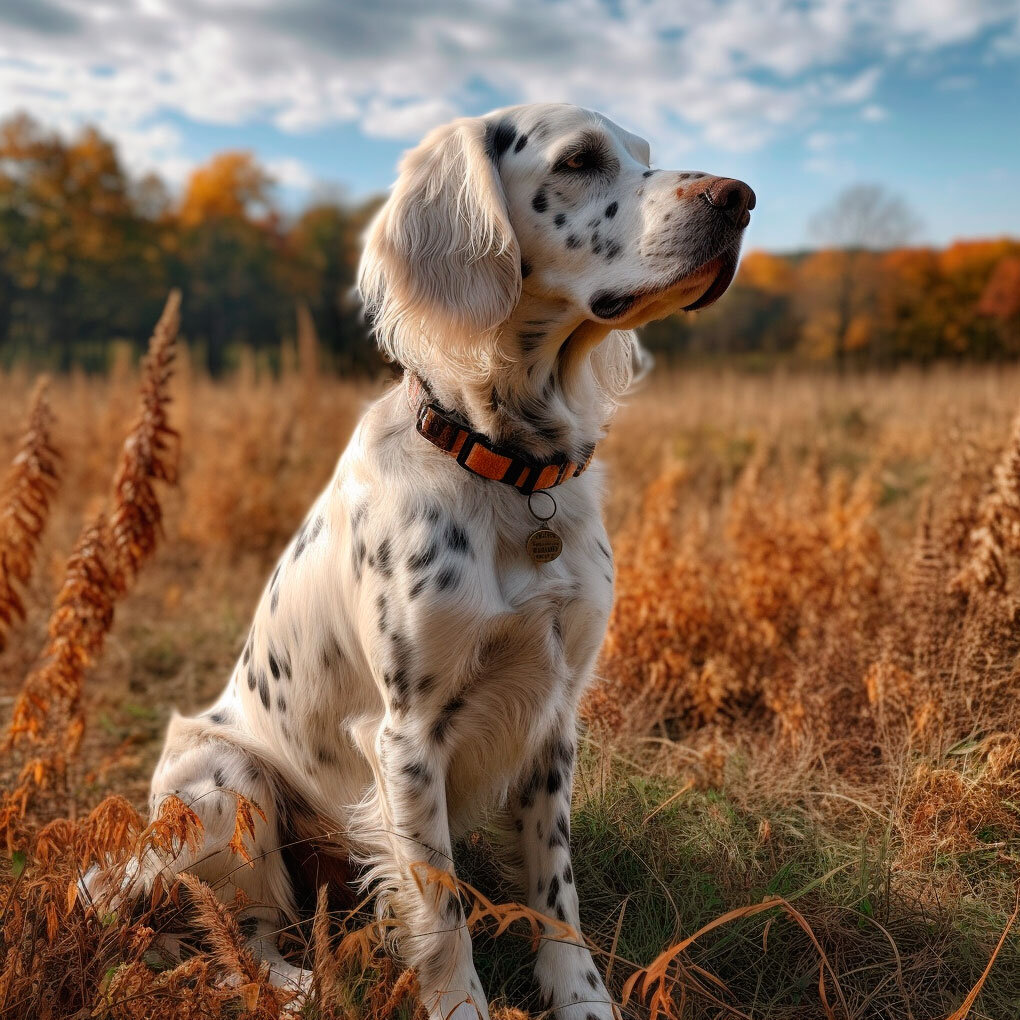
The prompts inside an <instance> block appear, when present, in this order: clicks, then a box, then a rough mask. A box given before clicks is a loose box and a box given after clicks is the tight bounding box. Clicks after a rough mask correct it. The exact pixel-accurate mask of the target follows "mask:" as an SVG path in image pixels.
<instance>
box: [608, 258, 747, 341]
mask: <svg viewBox="0 0 1020 1020" xmlns="http://www.w3.org/2000/svg"><path fill="white" fill-rule="evenodd" d="M736 270H737V254H736V251H733V250H729V249H727V250H726V251H723V252H720V253H719V254H718V255H714V256H713V257H712V258H710V259H708V260H707V261H705V262H702V263H701V265H700V266H698V267H697V268H696V269H692V270H689V271H687V272H685V273H683V274H682V275H680V276H676V277H674V278H673V279H672V280H670V281H669V282H668V283H664V284H661V285H660V286H658V287H653V288H650V289H648V290H643V291H634V292H631V293H629V294H628V293H626V292H622V293H619V294H613V293H612V292H610V291H600V292H599V294H598V295H596V298H602V299H604V300H607V301H609V299H611V298H612V299H615V300H616V302H618V303H619V304H620V305H621V306H622V307H621V308H620V310H619V312H617V313H616V314H615V315H613V314H607V313H606V312H603V313H601V314H600V313H599V312H598V310H597V309H596V303H597V302H596V301H595V300H594V299H593V301H592V303H591V308H592V311H594V312H595V314H596V316H597V318H598V319H599V320H601V321H602V322H617V323H619V322H627V321H630V320H631V319H633V318H634V317H635V315H637V314H640V313H641V312H642V311H647V309H648V308H650V307H652V306H654V305H655V304H656V303H657V302H660V301H662V300H664V299H666V300H668V298H669V296H670V295H671V293H673V292H676V291H687V292H688V293H685V294H677V295H676V296H677V297H681V296H682V297H686V298H688V303H687V304H685V305H680V306H679V308H680V310H681V311H685V312H689V311H696V310H697V309H699V308H707V307H708V306H709V305H710V304H712V303H713V302H714V301H717V300H718V299H719V298H720V297H721V296H722V295H723V294H724V293H725V292H726V289H727V288H728V287H729V285H730V284H731V283H732V282H733V277H734V275H735V273H736ZM697 288H700V289H697ZM691 291H693V292H694V293H695V294H697V295H698V296H697V297H695V298H694V299H693V300H689V298H690V292H691ZM672 310H673V311H675V310H676V306H674V307H673V309H672Z"/></svg>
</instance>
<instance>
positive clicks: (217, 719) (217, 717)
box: [209, 712, 227, 726]
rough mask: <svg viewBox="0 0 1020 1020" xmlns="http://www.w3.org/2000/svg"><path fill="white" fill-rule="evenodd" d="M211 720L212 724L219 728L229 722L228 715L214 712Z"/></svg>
mask: <svg viewBox="0 0 1020 1020" xmlns="http://www.w3.org/2000/svg"><path fill="white" fill-rule="evenodd" d="M209 718H210V720H211V721H212V722H214V723H216V725H217V726H222V725H223V724H224V723H225V722H226V721H227V713H226V712H213V714H212V715H210V716H209Z"/></svg>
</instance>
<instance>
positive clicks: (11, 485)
mask: <svg viewBox="0 0 1020 1020" xmlns="http://www.w3.org/2000/svg"><path fill="white" fill-rule="evenodd" d="M48 389H49V380H48V379H47V378H46V377H45V376H43V377H42V378H41V379H40V380H39V381H38V382H37V383H36V387H35V392H34V393H33V394H32V400H31V404H30V410H29V413H28V422H27V424H26V427H25V432H24V435H23V436H22V438H21V442H20V444H19V446H18V452H17V454H16V455H15V457H14V460H13V462H12V463H11V467H10V470H9V471H8V472H7V477H6V478H5V479H4V483H3V487H2V489H0V492H2V494H3V495H2V499H0V651H3V649H4V647H5V645H6V642H7V634H8V631H9V629H10V626H11V623H12V622H13V621H14V619H15V618H18V619H24V617H25V607H24V605H23V603H22V601H21V596H20V595H19V593H18V591H17V588H16V587H15V584H16V583H17V584H18V585H21V586H24V585H25V584H27V583H28V579H29V577H30V576H31V574H32V563H33V562H34V560H35V554H36V551H37V550H38V547H39V541H40V539H41V538H42V533H43V530H44V529H45V527H46V520H47V518H48V517H49V509H50V501H51V500H52V499H53V496H54V493H55V492H56V491H57V483H58V475H57V461H58V460H59V458H60V454H59V453H58V452H57V450H56V448H55V447H54V446H53V442H52V439H51V437H50V429H51V427H52V424H53V412H52V411H51V410H50V405H49V398H48Z"/></svg>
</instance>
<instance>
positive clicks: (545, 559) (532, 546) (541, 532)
mask: <svg viewBox="0 0 1020 1020" xmlns="http://www.w3.org/2000/svg"><path fill="white" fill-rule="evenodd" d="M561 552H563V539H562V538H560V536H559V535H557V534H556V532H555V531H552V530H550V529H549V528H539V529H538V530H537V531H533V532H532V533H531V534H530V535H529V536H528V555H529V556H530V557H531V558H532V559H533V560H534V561H535V562H536V563H551V562H552V561H553V560H554V559H556V557H557V556H559V554H560V553H561Z"/></svg>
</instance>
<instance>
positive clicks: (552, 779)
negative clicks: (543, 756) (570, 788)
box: [546, 769, 563, 793]
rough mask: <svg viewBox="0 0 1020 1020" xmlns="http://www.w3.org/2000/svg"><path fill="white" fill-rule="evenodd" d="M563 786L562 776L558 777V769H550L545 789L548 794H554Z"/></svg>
mask: <svg viewBox="0 0 1020 1020" xmlns="http://www.w3.org/2000/svg"><path fill="white" fill-rule="evenodd" d="M562 785H563V776H561V775H560V771H559V769H552V770H551V771H550V772H549V776H548V778H547V780H546V787H547V788H548V790H549V792H550V793H556V791H557V790H559V788H560V787H561V786H562Z"/></svg>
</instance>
